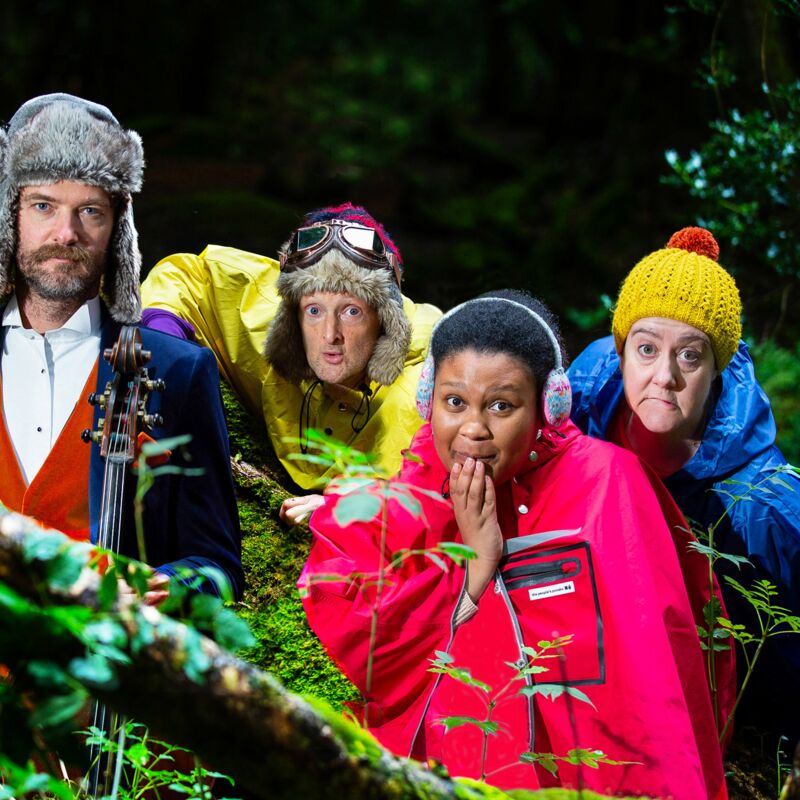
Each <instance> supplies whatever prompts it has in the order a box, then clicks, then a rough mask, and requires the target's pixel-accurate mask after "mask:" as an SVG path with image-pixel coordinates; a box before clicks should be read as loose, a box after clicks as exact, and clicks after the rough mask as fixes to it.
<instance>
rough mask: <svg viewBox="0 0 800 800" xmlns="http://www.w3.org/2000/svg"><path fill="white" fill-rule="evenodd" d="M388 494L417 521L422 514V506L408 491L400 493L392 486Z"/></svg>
mask: <svg viewBox="0 0 800 800" xmlns="http://www.w3.org/2000/svg"><path fill="white" fill-rule="evenodd" d="M388 494H389V497H391V498H392V499H393V500H395V501H397V502H398V503H399V504H400V505H401V506H402V507H403V508H404V509H405V510H406V511H407V512H408V514H409V515H410V516H412V517H414V519H419V517H420V515H421V514H422V505H421V504H420V502H419V500H417V498H416V497H414V496H413V495H412V494H410V493H409V492H408V491H400V490H398V489H397V488H396V487H394V486H392V487H390V489H389V493H388Z"/></svg>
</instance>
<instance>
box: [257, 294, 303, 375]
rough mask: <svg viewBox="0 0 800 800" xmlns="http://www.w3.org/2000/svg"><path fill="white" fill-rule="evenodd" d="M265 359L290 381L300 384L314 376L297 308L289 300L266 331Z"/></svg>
mask: <svg viewBox="0 0 800 800" xmlns="http://www.w3.org/2000/svg"><path fill="white" fill-rule="evenodd" d="M264 358H266V359H267V361H268V362H269V363H270V364H272V367H273V368H274V370H275V371H276V372H277V373H278V375H280V376H281V377H282V378H284V379H285V380H287V381H290V382H291V383H294V384H297V385H299V384H300V383H301V382H302V381H304V380H308V379H313V378H314V377H315V375H314V373H313V371H312V370H311V367H309V366H308V358H307V357H306V351H305V347H304V345H303V331H302V330H301V329H300V323H299V322H298V320H297V307H296V306H295V305H294V304H292V303H290V302H288V301H287V300H281V302H280V305H279V306H278V311H277V313H276V314H275V318H274V319H273V320H272V324H271V325H270V326H269V331H267V340H266V342H265V343H264Z"/></svg>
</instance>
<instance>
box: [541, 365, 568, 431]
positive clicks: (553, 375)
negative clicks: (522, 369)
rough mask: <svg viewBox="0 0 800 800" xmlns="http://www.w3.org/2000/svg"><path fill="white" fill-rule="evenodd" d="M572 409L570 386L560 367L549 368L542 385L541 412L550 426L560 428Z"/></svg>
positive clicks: (565, 374)
mask: <svg viewBox="0 0 800 800" xmlns="http://www.w3.org/2000/svg"><path fill="white" fill-rule="evenodd" d="M571 410H572V386H571V384H570V382H569V378H568V377H567V373H566V372H564V370H563V369H561V368H560V367H559V368H558V369H553V370H550V372H549V373H548V375H547V378H546V379H545V382H544V386H543V387H542V414H543V416H544V420H545V422H546V423H547V424H548V425H550V426H551V427H552V428H560V427H561V426H562V425H564V424H565V423H566V421H567V420H568V419H569V412H570V411H571Z"/></svg>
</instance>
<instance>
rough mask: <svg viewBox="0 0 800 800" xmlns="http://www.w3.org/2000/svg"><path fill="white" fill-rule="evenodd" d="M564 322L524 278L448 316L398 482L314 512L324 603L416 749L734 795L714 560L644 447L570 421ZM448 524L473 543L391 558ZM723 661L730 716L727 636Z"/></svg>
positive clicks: (312, 568) (654, 792)
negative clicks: (722, 734) (710, 656)
mask: <svg viewBox="0 0 800 800" xmlns="http://www.w3.org/2000/svg"><path fill="white" fill-rule="evenodd" d="M555 325H556V323H555V320H554V319H553V317H552V315H551V314H550V312H549V311H548V310H547V309H546V308H545V307H544V306H543V305H542V304H541V303H539V302H538V301H536V300H533V299H532V298H530V297H529V296H527V295H525V294H523V293H520V292H499V293H496V294H494V295H492V296H484V297H481V298H478V299H477V300H473V301H470V302H468V303H465V304H463V305H462V306H459V307H457V308H456V309H454V310H453V311H451V312H450V313H449V314H446V315H445V316H444V317H443V318H442V320H441V322H440V323H439V324H438V325H437V327H436V329H435V330H434V334H433V337H432V340H431V361H430V362H429V364H430V366H429V368H428V370H424V371H423V378H422V381H421V384H420V392H419V397H418V404H419V405H420V410H421V412H422V413H423V416H426V417H427V418H428V419H430V424H427V425H424V426H423V427H422V428H421V429H420V431H419V433H418V434H417V435H416V436H415V437H414V440H413V442H412V445H411V448H410V451H409V453H408V454H407V457H406V459H405V462H404V465H403V468H402V470H401V472H400V473H399V475H398V476H397V477H396V478H394V479H393V480H392V481H390V482H389V484H388V486H387V485H386V484H378V483H376V484H375V485H373V486H371V487H369V488H368V489H366V490H364V489H362V490H360V491H367V492H369V493H372V494H373V495H374V496H375V497H376V498H378V499H379V500H380V508H381V509H382V511H381V512H379V513H377V514H375V516H374V517H373V518H372V519H369V520H364V519H362V518H361V517H363V516H369V514H366V515H364V514H358V513H357V514H355V517H356V519H354V518H353V516H354V515H353V514H352V508H353V497H352V495H350V496H349V498H348V494H345V493H344V492H341V493H337V490H336V489H335V488H334V489H333V490H332V492H331V493H329V494H328V497H327V501H326V503H325V505H324V506H323V507H322V508H320V509H319V510H318V511H317V512H316V513H315V514H314V516H313V517H312V520H311V527H312V530H313V531H314V535H315V542H314V546H313V548H312V551H311V554H310V557H309V560H308V563H307V564H306V568H305V570H304V572H303V574H302V576H301V578H300V582H299V585H300V587H301V590H302V592H303V594H304V603H305V608H306V612H307V614H308V619H309V622H310V624H311V626H312V628H313V629H314V631H315V632H316V633H317V635H318V636H319V637H320V639H321V640H322V641H323V643H324V644H325V645H326V647H327V648H328V650H329V652H330V653H331V655H332V656H333V657H334V659H335V660H336V661H337V663H338V664H339V665H340V666H341V668H342V669H343V671H344V672H345V673H346V674H347V675H348V676H349V677H350V679H351V680H352V681H353V682H354V683H355V684H356V685H357V686H358V687H359V688H360V689H361V690H362V692H363V693H364V695H365V699H366V704H365V719H366V722H367V724H368V726H369V728H370V730H371V731H372V732H373V733H374V734H375V735H376V736H377V738H378V739H379V740H380V741H381V742H382V743H383V744H384V745H386V746H387V747H389V748H390V749H392V750H393V751H394V752H396V753H398V754H400V755H406V756H408V755H410V756H413V757H415V758H418V759H420V760H428V759H434V760H436V761H439V762H441V763H443V764H444V765H445V766H446V767H447V769H448V770H449V772H450V774H452V775H466V776H471V777H473V778H480V777H485V778H486V780H487V781H488V782H489V783H492V784H494V785H497V786H500V787H503V788H529V789H535V788H539V787H546V786H565V787H572V788H581V787H582V788H589V789H593V790H595V791H599V792H606V793H609V794H618V793H620V794H621V793H624V794H634V795H647V796H652V797H665V798H666V797H674V798H683V799H685V800H698V798H725V797H727V793H726V789H725V784H724V778H723V772H722V760H721V753H720V747H719V744H718V742H717V733H716V728H715V720H714V716H715V715H714V711H713V709H712V701H711V695H710V693H709V689H708V683H707V680H706V674H705V666H704V657H703V654H702V652H701V649H700V643H699V640H698V636H697V632H696V628H695V622H696V621H700V622H702V607H703V605H704V603H705V601H706V600H707V598H708V567H707V563H706V561H705V559H704V558H703V557H702V556H700V555H698V554H697V553H694V552H692V551H690V550H689V549H687V545H688V543H689V541H690V536H689V534H687V533H686V531H685V528H686V527H687V526H686V523H685V522H684V520H683V518H682V517H681V515H680V512H679V511H678V510H677V508H676V507H675V505H674V504H673V503H672V501H671V499H670V497H669V495H668V494H667V493H666V491H665V490H664V488H663V487H662V486H661V484H660V482H659V481H658V479H657V478H655V477H654V476H653V475H652V474H651V473H650V472H649V471H648V470H647V469H646V468H645V467H644V466H643V465H642V464H641V462H640V461H639V460H638V458H637V457H636V456H634V455H633V454H631V453H629V452H626V451H623V450H621V449H619V448H617V447H615V446H613V445H609V444H607V443H604V442H600V441H598V440H595V439H590V438H588V437H585V436H583V435H582V434H581V433H580V432H579V431H578V429H577V428H576V427H575V426H574V425H573V424H572V423H570V422H569V421H568V416H569V383H568V382H567V380H566V377H565V375H564V372H563V369H562V352H561V345H560V343H559V341H558V338H557V337H558V333H557V328H556V327H555ZM387 498H388V499H387ZM348 504H349V506H350V510H348V509H347V506H348ZM373 505H374V506H375V507H376V508H377V507H378V504H375V503H373ZM665 518H666V519H665ZM443 542H455V543H463V544H466V545H468V546H469V547H471V548H472V549H473V550H474V551H475V554H476V557H475V558H474V559H472V560H469V561H467V562H465V563H463V564H461V565H459V564H456V563H454V562H452V561H449V563H448V564H445V565H443V564H442V559H444V560H446V561H447V560H448V559H447V557H446V556H441V555H440V556H439V558H438V559H437V558H431V557H430V556H429V555H426V554H423V553H420V554H418V555H411V556H409V557H406V558H403V559H401V560H398V559H395V560H394V565H391V564H390V562H391V561H392V559H393V554H396V553H398V552H399V551H403V550H405V551H408V550H415V551H422V550H430V549H431V548H435V547H437V546H441V544H442V543H443ZM382 558H383V560H384V561H383V565H384V569H385V576H384V580H383V585H382V587H381V590H380V594H378V589H377V585H376V584H377V581H376V576H377V574H378V570H379V564H380V561H381V559H382ZM443 566H446V567H447V568H446V569H443V568H442V567H443ZM335 576H340V579H337V578H336V577H335ZM687 587H688V589H689V591H688V592H687ZM375 618H377V625H376V626H375V627H374V628H373V621H374V619H375ZM545 642H550V643H552V646H550V647H548V646H545V645H544V643H545ZM370 651H372V658H371V659H370V657H369V656H370ZM537 654H538V655H537ZM544 656H547V657H544ZM436 659H438V667H437V668H436V670H435V671H431V667H432V662H433V661H434V660H436ZM368 663H370V667H369V668H368ZM454 669H456V670H458V669H461V670H467V671H468V675H469V679H467V680H466V681H465V679H464V675H465V673H463V672H460V673H454V671H453V670H454ZM459 675H460V676H461V678H460V679H459V677H458V676H459ZM716 679H717V685H718V691H717V698H716V703H717V709H718V710H717V714H718V716H719V717H720V718H721V719H724V718H725V716H726V714H727V711H728V710H729V708H730V702H731V700H732V679H733V662H732V656H731V654H730V653H723V654H718V658H717V671H716ZM470 681H479V682H481V684H480V685H472V686H470V685H467V684H468V683H469V682H470ZM470 720H471V721H470ZM476 723H481V725H478V724H476ZM581 751H584V755H583V756H582V757H581V756H580V755H579V754H580V752H581ZM592 751H601V753H602V755H597V753H595V754H594V756H592V755H591V753H592ZM564 759H567V760H564ZM581 760H582V761H583V762H584V763H570V761H572V762H574V761H578V762H580V761H581ZM587 761H590V762H591V763H586V762H587ZM610 762H618V763H610ZM553 772H555V774H553Z"/></svg>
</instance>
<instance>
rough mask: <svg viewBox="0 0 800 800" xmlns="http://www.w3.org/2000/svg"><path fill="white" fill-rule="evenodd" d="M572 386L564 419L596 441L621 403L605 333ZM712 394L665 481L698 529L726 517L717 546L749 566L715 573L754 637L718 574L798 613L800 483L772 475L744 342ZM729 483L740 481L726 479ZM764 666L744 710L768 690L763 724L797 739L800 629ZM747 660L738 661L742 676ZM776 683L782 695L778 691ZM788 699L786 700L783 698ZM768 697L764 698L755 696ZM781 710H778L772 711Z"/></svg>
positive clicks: (767, 434) (770, 425) (769, 426)
mask: <svg viewBox="0 0 800 800" xmlns="http://www.w3.org/2000/svg"><path fill="white" fill-rule="evenodd" d="M568 374H569V378H570V382H571V383H572V391H573V405H572V419H573V421H574V422H575V423H576V424H577V426H578V427H579V428H580V429H581V430H582V431H584V433H588V434H589V435H590V436H595V437H597V438H599V439H605V438H606V431H607V429H608V426H609V423H610V422H611V420H612V418H613V416H614V413H615V412H616V410H617V408H618V407H619V404H620V403H621V402H624V399H623V386H622V373H621V372H620V366H619V357H618V356H617V353H616V350H615V347H614V339H613V337H611V336H607V337H605V338H603V339H598V340H597V341H595V342H593V343H592V344H590V345H589V346H588V347H587V348H586V349H585V350H584V351H583V352H582V353H581V354H580V355H579V356H578V357H577V358H576V359H575V361H574V362H573V363H572V364H571V366H570V367H569V370H568ZM713 391H714V397H713V398H712V406H711V409H710V411H709V419H708V422H707V425H706V429H705V432H704V434H703V441H702V443H701V444H700V447H699V449H698V451H697V452H696V453H695V455H694V456H693V457H692V459H691V460H690V461H689V462H688V463H687V464H685V465H684V466H683V467H682V468H681V469H680V470H678V472H676V473H674V474H673V475H670V476H669V477H668V478H666V479H664V484H665V485H666V487H667V489H669V491H670V493H671V494H672V496H673V498H674V499H675V501H676V502H677V504H678V506H680V508H681V510H682V511H683V513H684V516H685V517H686V518H687V519H688V520H689V521H690V522H691V523H692V524H693V525H694V526H695V527H697V528H699V529H701V530H706V529H707V528H708V527H709V526H710V525H713V524H714V523H715V522H717V520H718V519H719V518H720V517H721V516H722V515H723V514H724V513H725V511H726V509H727V510H728V511H727V516H725V518H724V519H723V521H722V522H721V523H720V524H719V526H718V527H717V529H716V533H715V542H714V544H715V547H716V548H717V549H718V550H720V551H721V552H725V553H732V554H735V555H743V556H746V557H747V558H748V559H750V561H751V562H752V563H753V568H752V569H750V568H747V567H744V568H743V569H741V570H740V569H737V568H736V567H731V566H728V565H725V564H723V562H718V563H719V564H720V565H722V568H721V569H720V578H721V579H722V584H723V593H724V595H725V601H726V605H727V608H728V612H729V614H730V616H731V618H732V619H733V620H734V621H735V622H742V623H744V624H746V625H747V627H748V629H749V630H750V631H751V632H753V633H755V632H756V630H757V620H756V619H755V617H754V616H753V614H752V612H751V610H750V608H749V606H748V604H746V603H745V601H744V600H743V599H742V598H741V597H740V595H739V594H738V593H736V592H735V591H734V590H733V589H732V588H731V587H730V586H729V585H728V584H727V581H725V580H724V578H723V576H724V575H730V576H731V577H733V578H735V579H736V580H738V581H740V582H742V583H744V584H745V585H749V584H750V583H751V582H752V580H753V579H757V578H767V579H769V580H770V581H771V582H772V583H774V584H775V585H776V586H777V587H778V589H779V590H780V596H779V597H778V598H777V599H776V600H775V602H776V603H779V604H780V605H783V606H785V607H788V608H789V609H791V610H792V612H793V613H794V614H796V615H800V479H798V477H797V476H796V475H792V474H787V473H780V474H777V475H776V473H775V467H779V466H781V465H784V464H786V459H785V458H784V457H783V454H782V453H781V451H780V450H779V449H778V447H777V445H776V444H775V434H776V428H775V419H774V417H773V416H772V409H771V407H770V403H769V400H768V398H767V396H766V394H765V393H764V390H763V389H762V388H761V386H760V385H759V383H758V381H757V379H756V376H755V371H754V369H753V361H752V359H751V358H750V354H749V352H748V349H747V345H746V344H745V343H744V342H740V343H739V349H738V351H737V352H736V354H735V355H734V356H733V359H732V360H731V362H730V364H729V365H728V366H727V368H726V369H725V370H724V371H723V373H722V375H721V376H720V378H719V379H718V380H717V382H716V385H715V387H714V390H713ZM771 475H775V477H776V479H773V480H767V481H765V482H764V483H761V486H760V488H759V489H756V490H754V491H752V492H750V493H749V495H748V498H747V499H745V500H740V501H739V502H735V503H734V502H733V499H732V498H731V497H730V495H729V494H722V493H721V492H728V493H731V494H734V495H742V494H744V493H745V492H746V491H747V489H748V486H747V485H748V484H749V485H755V484H758V483H760V482H761V481H763V480H764V479H765V478H767V477H768V476H771ZM728 480H735V481H740V482H741V484H732V483H725V481H728ZM763 660H764V662H765V663H761V661H759V664H757V665H756V669H755V672H754V680H755V682H756V686H755V687H754V688H753V689H751V688H748V689H747V693H746V695H745V700H747V696H748V695H750V702H749V703H747V705H748V707H750V708H751V709H752V708H755V707H756V706H762V710H763V703H762V701H761V700H760V699H759V695H761V694H764V695H766V694H769V695H770V699H771V702H770V703H769V706H770V708H771V709H775V710H776V713H775V714H771V715H770V718H769V719H765V718H764V717H763V715H762V714H757V715H756V716H758V717H760V720H757V721H761V722H762V723H767V724H769V726H770V727H772V728H774V729H775V730H776V732H778V733H786V734H788V735H790V736H794V737H797V736H800V690H799V689H798V687H800V635H796V634H792V635H787V636H779V637H777V638H775V639H772V640H771V642H769V643H768V646H767V648H766V649H765V652H764V656H763ZM744 672H745V665H744V663H741V664H740V667H739V673H740V677H741V676H743V675H744ZM781 685H782V689H783V692H781V691H780V689H779V687H780V686H781ZM784 693H785V695H786V698H785V700H784V698H783V694H784ZM762 700H764V701H766V697H764V698H762ZM777 706H779V707H780V709H781V710H780V711H778V710H777V709H776V707H777Z"/></svg>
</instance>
